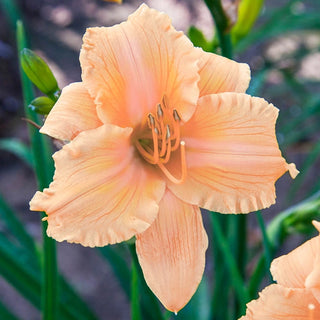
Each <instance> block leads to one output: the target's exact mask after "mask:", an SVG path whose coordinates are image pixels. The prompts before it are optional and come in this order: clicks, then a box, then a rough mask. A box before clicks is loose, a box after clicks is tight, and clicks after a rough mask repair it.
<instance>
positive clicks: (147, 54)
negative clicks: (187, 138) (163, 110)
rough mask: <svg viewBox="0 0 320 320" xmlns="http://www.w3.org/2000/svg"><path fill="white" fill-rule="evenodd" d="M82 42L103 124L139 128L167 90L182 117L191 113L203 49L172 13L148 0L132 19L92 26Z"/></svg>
mask: <svg viewBox="0 0 320 320" xmlns="http://www.w3.org/2000/svg"><path fill="white" fill-rule="evenodd" d="M83 41H84V44H83V47H82V50H81V54H80V62H81V66H82V71H83V73H82V79H83V81H84V83H85V85H86V86H87V88H88V90H89V92H90V94H91V95H92V96H95V97H96V99H95V102H96V103H97V106H98V107H97V111H98V114H99V117H100V118H101V120H102V121H103V122H104V123H112V124H116V125H119V126H122V127H125V126H130V127H135V126H136V125H138V124H139V123H141V122H142V121H146V117H147V115H148V113H149V112H150V111H152V112H154V111H155V110H156V105H157V104H158V103H160V102H161V100H162V98H163V95H164V94H165V95H166V96H167V97H168V101H169V103H170V105H173V106H174V107H175V108H176V109H177V110H178V111H179V113H180V116H181V117H182V119H183V120H185V121H186V120H188V119H189V118H190V117H191V116H192V114H193V112H194V110H195V106H196V102H197V99H198V96H199V89H198V80H199V74H198V65H197V59H198V53H197V51H196V50H194V47H193V45H192V43H191V42H190V41H189V39H188V38H187V37H186V36H185V35H184V34H183V33H182V32H177V31H176V30H175V29H174V28H173V27H172V25H171V21H170V18H169V17H168V16H167V15H165V14H164V13H159V12H158V11H156V10H153V9H150V8H148V7H147V6H146V5H145V4H143V5H141V6H140V8H139V9H138V10H137V11H136V12H135V13H133V14H132V15H131V16H130V17H129V18H128V21H127V22H124V23H121V24H119V25H116V26H113V27H110V28H89V29H87V32H86V34H85V35H84V38H83Z"/></svg>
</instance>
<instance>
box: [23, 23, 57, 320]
mask: <svg viewBox="0 0 320 320" xmlns="http://www.w3.org/2000/svg"><path fill="white" fill-rule="evenodd" d="M25 39H26V37H25V33H24V28H23V25H22V23H21V21H18V23H17V44H18V52H19V53H20V52H21V50H22V49H23V48H25V47H26V46H27V45H26V40H25ZM21 83H22V90H23V97H24V106H25V113H26V116H27V118H28V119H30V120H32V121H33V122H35V123H39V119H38V116H37V114H36V113H35V112H33V111H32V110H31V109H30V108H28V105H29V103H30V102H31V101H32V100H33V98H34V96H33V90H32V86H31V83H30V81H29V79H28V78H27V76H26V75H25V74H24V72H23V71H22V70H21ZM28 127H29V128H28V129H29V136H30V140H31V148H32V152H33V155H34V160H35V171H36V176H37V181H38V187H39V189H40V190H43V189H44V188H46V187H48V185H49V183H50V181H51V180H52V176H53V171H54V166H53V161H52V158H51V154H52V152H51V150H50V147H49V141H48V140H46V139H45V138H44V137H43V136H42V135H41V134H40V133H39V132H38V130H37V129H36V128H35V127H33V126H30V125H29V126H28ZM44 216H45V214H43V217H44ZM46 229H47V223H46V222H44V223H42V235H43V283H42V292H41V295H42V318H43V319H44V320H55V319H58V288H57V283H58V272H57V259H56V244H55V241H54V240H53V239H52V238H49V237H48V236H47V235H46Z"/></svg>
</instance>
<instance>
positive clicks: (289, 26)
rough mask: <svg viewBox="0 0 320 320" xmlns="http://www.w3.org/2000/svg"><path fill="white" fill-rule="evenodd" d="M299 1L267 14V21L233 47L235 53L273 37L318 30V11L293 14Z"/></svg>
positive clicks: (291, 2) (319, 26)
mask: <svg viewBox="0 0 320 320" xmlns="http://www.w3.org/2000/svg"><path fill="white" fill-rule="evenodd" d="M298 2H299V1H289V2H288V3H287V4H286V5H284V6H283V7H281V8H277V9H275V10H272V11H270V12H268V13H267V14H266V15H267V16H268V17H269V18H268V19H267V21H266V22H265V23H264V24H262V25H261V26H259V27H257V28H254V29H252V30H251V32H250V33H249V34H247V36H246V37H245V38H243V39H242V40H241V41H239V42H238V43H237V45H236V46H235V48H234V49H235V51H236V52H237V53H240V52H242V51H244V50H245V49H246V48H248V47H250V46H251V45H253V44H257V43H261V42H263V41H266V40H268V41H269V40H270V39H271V38H273V37H277V36H283V35H284V34H286V33H289V32H294V31H296V30H308V29H315V30H319V28H320V19H319V14H318V10H313V11H306V12H301V13H298V14H295V13H293V11H292V6H293V5H294V4H295V3H298Z"/></svg>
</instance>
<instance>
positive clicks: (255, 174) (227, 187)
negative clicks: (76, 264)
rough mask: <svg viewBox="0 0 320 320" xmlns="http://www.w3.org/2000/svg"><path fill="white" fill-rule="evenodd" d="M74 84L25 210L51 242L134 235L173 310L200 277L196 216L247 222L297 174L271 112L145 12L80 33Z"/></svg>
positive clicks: (232, 70)
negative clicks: (246, 216) (42, 179)
mask: <svg viewBox="0 0 320 320" xmlns="http://www.w3.org/2000/svg"><path fill="white" fill-rule="evenodd" d="M83 41H84V43H83V47H82V50H81V54H80V62H81V67H82V82H79V83H72V84H70V85H69V86H67V87H66V88H64V90H63V91H62V94H61V97H60V99H59V100H58V102H57V103H56V105H55V106H54V108H53V109H52V111H51V112H50V114H49V116H48V117H47V119H46V121H45V124H44V126H43V127H42V129H41V132H42V133H45V134H48V135H50V136H52V137H54V138H57V139H61V140H66V141H70V142H69V143H67V144H66V145H65V146H64V147H63V148H62V150H60V151H58V152H56V153H55V154H54V156H53V157H54V160H55V166H56V172H55V176H54V180H53V182H52V183H51V184H50V186H49V188H48V189H44V190H43V192H37V193H36V194H35V196H34V198H33V199H32V200H31V203H30V207H31V210H38V211H45V212H46V213H47V220H48V230H47V233H48V235H49V236H51V237H53V238H55V239H56V240H58V241H63V240H67V241H69V242H76V243H81V244H82V245H84V246H91V247H94V246H105V245H107V244H112V243H117V242H121V241H125V240H128V239H130V238H131V237H133V236H136V239H137V240H136V247H137V254H138V258H139V261H140V264H141V267H142V269H143V272H144V276H145V279H146V281H147V283H148V285H149V287H150V288H151V289H152V290H153V292H154V293H155V294H156V295H157V297H158V298H159V299H160V300H161V302H162V303H163V304H164V305H165V307H166V308H167V309H169V310H172V311H174V312H177V311H178V310H180V309H181V308H182V307H183V306H184V305H185V304H186V303H187V302H188V301H189V299H190V298H191V297H192V295H193V293H194V292H195V290H196V288H197V286H198V284H199V282H200V280H201V278H202V274H203V270H204V265H205V251H206V249H207V245H208V240H207V235H206V232H205V230H204V228H203V224H202V216H201V212H200V209H199V206H200V207H203V208H206V209H208V210H212V211H218V212H221V213H247V212H250V211H255V210H258V209H262V208H266V207H269V206H270V205H272V204H273V203H274V202H275V187H274V184H275V181H276V180H277V179H278V178H279V177H280V176H282V175H283V174H284V173H285V172H286V171H287V170H289V171H290V173H291V175H292V176H293V177H294V176H295V175H296V174H297V170H296V169H295V166H294V164H290V165H288V164H287V163H286V161H285V160H284V159H283V158H282V156H281V152H280V150H279V148H278V144H277V141H276V136H275V121H276V118H277V115H278V109H276V108H275V107H274V106H273V105H271V104H268V103H267V102H266V101H265V100H263V99H260V98H254V97H251V96H249V95H246V94H245V93H244V92H245V91H246V89H247V87H248V84H249V81H250V71H249V68H248V66H247V65H246V64H239V63H236V62H234V61H231V60H228V59H225V58H223V57H220V56H218V55H214V54H211V53H206V52H203V51H202V50H201V49H199V48H194V47H193V45H192V43H191V42H190V41H189V39H188V38H187V37H186V36H185V35H184V34H183V33H182V32H177V31H176V30H175V29H174V28H173V27H172V25H171V21H170V19H169V17H168V16H167V15H165V14H163V13H159V12H157V11H155V10H153V9H149V8H148V7H147V6H146V5H142V6H141V7H140V8H139V9H138V10H137V11H136V12H135V13H134V14H132V15H131V16H130V17H129V18H128V21H127V22H124V23H121V24H119V25H116V26H113V27H111V28H89V29H88V30H87V32H86V34H85V36H84V38H83Z"/></svg>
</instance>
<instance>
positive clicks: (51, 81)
mask: <svg viewBox="0 0 320 320" xmlns="http://www.w3.org/2000/svg"><path fill="white" fill-rule="evenodd" d="M20 60H21V66H22V69H23V71H24V72H25V73H26V75H27V76H28V78H29V79H30V80H31V81H32V82H33V84H34V85H35V86H37V87H38V88H39V90H40V91H42V92H43V93H44V94H46V95H52V94H54V93H55V92H56V91H58V90H59V87H58V84H57V80H56V78H55V77H54V75H53V74H52V72H51V70H50V68H49V66H48V65H47V64H46V63H45V62H44V60H43V59H41V58H40V57H39V56H38V55H37V54H35V53H34V52H33V51H32V50H30V49H27V48H24V49H23V50H22V51H21V53H20Z"/></svg>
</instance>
